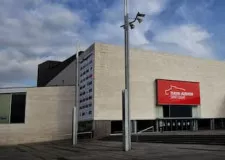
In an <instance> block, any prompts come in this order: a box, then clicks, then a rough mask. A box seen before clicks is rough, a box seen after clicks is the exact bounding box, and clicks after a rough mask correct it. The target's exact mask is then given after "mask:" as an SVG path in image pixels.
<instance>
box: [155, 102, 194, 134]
mask: <svg viewBox="0 0 225 160" xmlns="http://www.w3.org/2000/svg"><path fill="white" fill-rule="evenodd" d="M192 107H193V106H185V105H184V106H183V105H165V106H163V117H164V118H163V119H160V120H158V126H159V128H161V129H162V130H163V131H189V130H193V129H194V124H195V123H196V120H194V119H193V118H192Z"/></svg>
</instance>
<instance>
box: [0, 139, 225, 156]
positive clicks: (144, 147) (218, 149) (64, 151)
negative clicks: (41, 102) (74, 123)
mask: <svg viewBox="0 0 225 160" xmlns="http://www.w3.org/2000/svg"><path fill="white" fill-rule="evenodd" d="M132 147H133V148H132V150H131V151H129V152H123V151H122V144H121V142H106V141H95V140H93V141H83V142H80V143H79V144H78V145H77V146H76V147H72V146H71V141H69V140H63V141H54V142H46V143H37V144H25V145H16V146H8V147H0V160H115V159H119V160H128V159H129V160H145V159H146V160H176V159H177V160H178V159H179V160H195V159H196V160H199V159H201V160H224V159H225V146H217V145H186V144H185V145H184V144H179V145H177V144H159V143H157V144H153V143H132Z"/></svg>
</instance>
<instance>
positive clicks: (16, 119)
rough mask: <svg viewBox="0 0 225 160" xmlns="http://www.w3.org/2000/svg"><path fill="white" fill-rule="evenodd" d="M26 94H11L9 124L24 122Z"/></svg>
mask: <svg viewBox="0 0 225 160" xmlns="http://www.w3.org/2000/svg"><path fill="white" fill-rule="evenodd" d="M25 106H26V94H25V93H24V94H13V95H12V103H11V117H10V122H11V123H24V122H25Z"/></svg>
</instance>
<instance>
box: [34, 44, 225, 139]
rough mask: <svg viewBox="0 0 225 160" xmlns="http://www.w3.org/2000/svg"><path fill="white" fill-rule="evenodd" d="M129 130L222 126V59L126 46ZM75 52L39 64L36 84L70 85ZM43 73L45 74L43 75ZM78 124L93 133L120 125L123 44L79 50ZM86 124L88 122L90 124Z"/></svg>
mask: <svg viewBox="0 0 225 160" xmlns="http://www.w3.org/2000/svg"><path fill="white" fill-rule="evenodd" d="M130 52H131V55H130V62H131V64H130V87H131V88H130V90H131V93H130V101H131V106H130V107H131V109H130V110H131V119H132V128H133V131H134V132H136V131H139V130H142V129H145V128H147V127H150V126H154V128H155V131H159V129H160V128H162V129H163V130H167V131H174V130H175V131H177V130H202V129H212V130H213V129H225V125H224V123H225V89H224V88H225V81H224V80H225V72H224V70H225V63H224V62H223V61H215V60H207V59H200V58H193V57H190V56H181V55H175V54H166V53H155V52H152V51H145V50H140V49H131V51H130ZM75 64H76V58H75V56H72V57H70V58H69V59H67V60H65V61H64V62H55V61H54V62H53V61H48V62H44V63H42V64H40V65H39V67H38V86H42V87H43V86H49V87H50V86H64V85H72V86H71V87H73V86H74V85H75V81H76V77H75V75H76V74H75V67H76V65H75ZM46 75H47V77H46ZM79 83H80V85H79V120H80V125H81V126H82V127H84V128H85V126H86V125H88V126H89V129H90V128H91V130H93V131H94V135H95V137H101V136H106V135H109V134H111V133H117V132H121V130H122V122H121V119H122V90H123V89H124V48H123V47H120V46H114V45H109V44H101V43H94V44H93V45H91V46H90V47H89V48H88V49H87V50H85V51H84V52H80V62H79ZM90 126H91V127H90Z"/></svg>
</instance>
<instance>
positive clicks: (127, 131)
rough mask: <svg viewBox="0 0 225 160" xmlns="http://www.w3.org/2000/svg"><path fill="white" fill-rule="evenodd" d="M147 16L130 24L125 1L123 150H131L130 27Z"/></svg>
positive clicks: (140, 15)
mask: <svg viewBox="0 0 225 160" xmlns="http://www.w3.org/2000/svg"><path fill="white" fill-rule="evenodd" d="M144 16H145V14H141V13H139V12H138V13H137V15H136V17H135V18H134V20H133V21H131V22H129V16H128V0H124V25H122V26H121V27H123V28H124V46H125V47H124V48H125V90H123V109H122V111H123V114H122V115H123V149H124V151H129V150H131V121H130V64H129V26H130V28H131V29H133V28H134V27H135V25H134V24H133V23H134V22H135V21H136V20H137V21H138V22H139V23H141V22H142V19H141V17H144Z"/></svg>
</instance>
